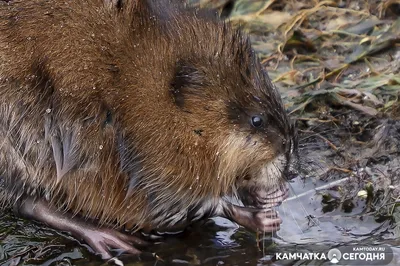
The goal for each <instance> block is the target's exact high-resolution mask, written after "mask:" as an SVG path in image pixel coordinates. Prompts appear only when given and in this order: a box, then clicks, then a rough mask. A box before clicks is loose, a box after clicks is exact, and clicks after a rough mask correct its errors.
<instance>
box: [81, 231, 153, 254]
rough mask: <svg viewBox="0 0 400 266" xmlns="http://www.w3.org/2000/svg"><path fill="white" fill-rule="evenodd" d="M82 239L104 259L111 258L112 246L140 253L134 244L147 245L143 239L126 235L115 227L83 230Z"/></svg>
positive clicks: (132, 252) (131, 252)
mask: <svg viewBox="0 0 400 266" xmlns="http://www.w3.org/2000/svg"><path fill="white" fill-rule="evenodd" d="M80 235H81V237H82V239H83V240H84V241H85V242H86V243H88V244H89V246H90V247H91V248H92V249H93V251H94V252H95V253H96V254H98V255H100V256H101V257H102V259H105V260H107V259H111V258H112V255H111V253H110V249H111V248H117V249H121V250H122V251H124V252H127V253H130V254H134V255H137V254H140V253H141V252H140V251H139V250H137V249H136V248H134V247H133V246H132V245H133V244H136V245H142V246H143V245H147V244H148V243H147V242H146V241H143V240H142V239H140V238H138V237H135V236H131V235H126V234H123V233H121V232H118V231H117V230H113V229H105V228H103V229H91V230H86V231H84V232H83V231H82V232H81V234H80Z"/></svg>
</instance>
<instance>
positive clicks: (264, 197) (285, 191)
mask: <svg viewBox="0 0 400 266" xmlns="http://www.w3.org/2000/svg"><path fill="white" fill-rule="evenodd" d="M239 195H240V199H241V200H242V202H243V204H244V205H245V206H246V207H250V208H256V209H268V208H272V207H276V206H279V205H280V204H281V203H282V202H283V201H284V200H285V199H286V198H287V197H288V195H289V187H288V186H287V185H282V186H279V187H276V188H274V189H269V190H267V189H265V188H259V187H250V188H248V187H246V188H242V189H240V190H239Z"/></svg>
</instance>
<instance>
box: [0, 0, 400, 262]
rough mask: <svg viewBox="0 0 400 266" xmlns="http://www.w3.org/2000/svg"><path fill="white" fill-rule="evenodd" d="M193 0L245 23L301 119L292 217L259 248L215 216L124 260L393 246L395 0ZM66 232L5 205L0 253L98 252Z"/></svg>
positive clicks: (41, 256)
mask: <svg viewBox="0 0 400 266" xmlns="http://www.w3.org/2000/svg"><path fill="white" fill-rule="evenodd" d="M189 2H190V4H192V5H197V6H201V7H204V8H214V9H216V10H218V11H219V13H220V15H221V16H222V17H224V18H226V19H227V20H228V21H229V23H232V24H234V25H236V26H237V27H241V28H242V29H243V30H244V31H246V32H247V33H248V34H249V35H250V37H251V40H252V43H253V45H254V49H255V50H256V51H257V52H258V54H259V56H260V58H261V60H262V63H263V65H264V66H265V67H266V69H267V70H268V72H269V75H270V77H271V78H272V79H273V81H274V82H275V84H276V86H277V87H278V88H279V90H280V91H281V93H282V97H283V99H284V101H285V104H286V106H287V109H288V112H290V114H291V116H292V117H293V119H295V120H296V121H297V125H298V131H299V134H300V145H299V154H300V160H299V164H298V168H297V169H298V171H299V176H298V178H297V180H296V181H295V183H293V191H294V192H293V193H292V196H291V198H290V199H289V200H288V202H287V203H285V204H284V205H283V208H284V209H283V212H284V214H283V216H284V217H287V218H285V219H286V220H287V221H289V222H287V225H286V227H285V226H284V227H283V228H282V230H281V231H282V232H281V233H278V234H277V235H275V236H273V238H272V240H271V241H270V240H263V241H261V242H262V243H261V248H260V245H258V244H257V242H256V240H255V236H254V235H253V234H251V233H248V232H247V231H245V230H243V229H240V228H237V227H235V226H234V225H232V224H229V223H228V222H226V221H223V220H218V219H217V220H216V221H214V222H213V221H210V222H209V225H208V226H206V227H201V228H195V229H193V231H192V232H191V233H187V234H185V235H183V236H179V237H178V238H172V239H169V240H165V241H164V242H163V243H161V244H158V245H155V247H154V248H153V249H152V250H149V252H157V253H158V254H160V258H161V259H160V260H158V261H154V260H153V259H147V258H141V260H140V261H139V262H138V260H137V259H133V258H125V261H126V262H128V263H127V264H129V265H171V264H174V265H181V264H189V265H222V264H224V265H243V264H249V265H256V264H258V265H271V263H272V262H271V261H273V255H271V254H273V251H276V250H279V249H285V250H287V249H290V248H293V247H294V246H296V247H298V246H299V245H302V244H304V246H303V247H304V248H309V249H314V248H315V246H312V245H315V243H317V242H318V243H325V245H326V247H327V248H329V247H332V246H333V245H338V244H341V243H349V242H353V243H380V244H382V243H385V244H388V245H390V246H392V247H393V248H394V249H395V250H397V251H399V247H400V241H399V240H398V239H399V238H400V180H399V179H400V120H399V119H400V102H399V91H400V49H399V47H400V18H399V15H400V1H398V0H387V1H377V0H369V1H362V0H358V1H351V0H349V1H328V0H326V1H316V0H315V1H308V0H301V1H295V0H283V1H277V0H269V1H267V0H263V1H258V0H252V1H249V0H237V1H232V0H189ZM294 201H296V202H294ZM295 203H300V205H301V206H300V208H302V209H304V211H296V210H294V209H295V207H294V204H295ZM288 210H289V211H288ZM286 211H287V213H286ZM285 215H286V216H285ZM307 219H308V222H306V220H307ZM316 223H318V226H317V227H318V228H317V229H315V226H314V225H315V224H316ZM343 223H347V224H346V225H343ZM284 224H285V223H284ZM314 229H315V231H313V230H314ZM296 230H297V231H299V232H300V233H299V232H297V231H296ZM357 230H358V231H357ZM65 236H66V235H60V234H58V233H56V232H54V231H52V230H50V229H47V228H46V227H43V226H41V225H36V224H32V223H29V222H26V221H24V220H21V219H17V218H16V217H14V216H13V215H12V214H9V213H3V214H0V265H18V264H21V265H84V264H85V265H100V264H102V262H101V261H100V260H98V258H97V257H95V256H93V255H92V254H90V253H89V252H88V251H87V249H86V247H84V246H81V245H79V243H77V242H76V241H75V240H73V239H71V238H68V236H67V238H65ZM339 236H340V237H339ZM305 239H306V240H307V241H305ZM311 244H312V245H311ZM276 265H279V264H276ZM289 265H293V264H289ZM311 265H315V264H311ZM393 265H395V264H393Z"/></svg>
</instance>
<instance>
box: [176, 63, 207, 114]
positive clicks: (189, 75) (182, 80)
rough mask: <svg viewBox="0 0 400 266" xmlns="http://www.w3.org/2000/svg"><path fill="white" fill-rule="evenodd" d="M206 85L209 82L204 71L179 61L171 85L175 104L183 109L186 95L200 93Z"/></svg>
mask: <svg viewBox="0 0 400 266" xmlns="http://www.w3.org/2000/svg"><path fill="white" fill-rule="evenodd" d="M206 84H207V80H206V77H205V75H204V73H203V72H202V71H200V70H199V69H198V68H196V67H195V66H193V65H192V64H190V63H188V62H185V61H178V62H177V64H176V67H175V72H174V76H173V78H172V81H171V83H170V85H171V87H170V92H171V94H172V96H173V99H174V102H175V104H176V105H177V106H179V107H183V106H184V98H185V94H188V93H191V94H196V93H199V91H200V90H201V88H202V87H204V86H205V85H206Z"/></svg>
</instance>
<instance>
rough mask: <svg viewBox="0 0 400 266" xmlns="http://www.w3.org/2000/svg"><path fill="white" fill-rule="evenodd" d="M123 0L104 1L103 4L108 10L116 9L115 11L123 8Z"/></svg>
mask: <svg viewBox="0 0 400 266" xmlns="http://www.w3.org/2000/svg"><path fill="white" fill-rule="evenodd" d="M123 2H124V1H123V0H104V4H105V5H106V6H107V7H108V8H116V9H121V8H122V6H123Z"/></svg>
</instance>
